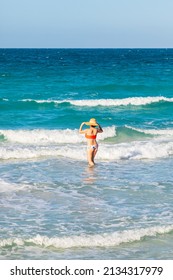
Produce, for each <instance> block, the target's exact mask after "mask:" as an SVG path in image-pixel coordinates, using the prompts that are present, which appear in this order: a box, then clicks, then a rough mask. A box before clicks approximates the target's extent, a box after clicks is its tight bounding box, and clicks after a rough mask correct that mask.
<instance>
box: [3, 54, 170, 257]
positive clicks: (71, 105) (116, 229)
mask: <svg viewBox="0 0 173 280" xmlns="http://www.w3.org/2000/svg"><path fill="white" fill-rule="evenodd" d="M172 81H173V50H172V49H0V174H1V177H0V248H1V250H0V252H1V253H0V258H1V259H172V258H173V245H172V235H173V224H172V220H173V219H172V218H173V203H172V201H173V179H172V172H171V171H172V167H173V82H172ZM92 117H95V118H96V119H97V120H98V122H99V123H100V124H101V125H102V127H103V130H104V133H102V134H100V135H99V137H98V143H99V152H98V154H97V158H96V166H95V167H94V168H92V169H90V168H88V167H87V160H86V141H85V139H84V137H83V135H79V133H78V128H79V126H80V124H81V122H83V121H88V120H89V119H90V118H92Z"/></svg>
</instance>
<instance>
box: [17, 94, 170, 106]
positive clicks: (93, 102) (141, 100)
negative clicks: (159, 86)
mask: <svg viewBox="0 0 173 280" xmlns="http://www.w3.org/2000/svg"><path fill="white" fill-rule="evenodd" d="M22 101H23V102H31V101H32V102H33V101H34V102H36V103H57V104H61V103H64V102H68V103H70V104H72V105H75V106H89V107H95V106H127V105H136V106H140V105H147V104H151V103H157V102H160V101H166V102H173V98H167V97H164V96H154V97H152V96H148V97H128V98H123V99H85V100H70V99H64V100H49V99H48V100H34V99H23V100H22Z"/></svg>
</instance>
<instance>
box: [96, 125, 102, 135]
mask: <svg viewBox="0 0 173 280" xmlns="http://www.w3.org/2000/svg"><path fill="white" fill-rule="evenodd" d="M97 124H98V126H99V128H98V129H97V132H98V133H102V132H103V129H102V127H101V126H100V125H99V123H97Z"/></svg>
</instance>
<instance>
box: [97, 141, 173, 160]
mask: <svg viewBox="0 0 173 280" xmlns="http://www.w3.org/2000/svg"><path fill="white" fill-rule="evenodd" d="M171 155H173V141H172V140H171V141H164V139H163V140H158V141H157V140H153V141H152V140H151V141H134V142H131V143H120V144H112V145H107V144H104V145H102V146H101V148H100V151H99V153H98V156H97V158H98V159H101V160H112V161H114V160H124V159H125V160H130V159H135V160H140V159H158V158H166V157H169V156H171Z"/></svg>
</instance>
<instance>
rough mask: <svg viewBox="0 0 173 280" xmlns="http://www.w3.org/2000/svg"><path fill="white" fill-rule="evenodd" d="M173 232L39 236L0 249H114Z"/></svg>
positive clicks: (4, 242)
mask: <svg viewBox="0 0 173 280" xmlns="http://www.w3.org/2000/svg"><path fill="white" fill-rule="evenodd" d="M171 231H173V226H172V225H168V226H155V227H150V228H140V229H134V230H124V231H121V232H114V233H104V234H96V235H84V234H83V235H79V236H77V235H76V236H70V237H52V238H49V237H47V236H40V235H37V236H35V237H32V238H28V239H24V238H8V239H3V240H1V241H0V247H5V246H14V245H17V246H24V245H26V246H27V245H31V244H33V245H35V246H42V247H54V248H58V249H67V248H75V247H113V246H119V245H120V244H122V243H130V242H135V241H140V240H141V239H143V238H145V237H153V236H157V235H158V234H159V235H160V234H165V233H169V232H171Z"/></svg>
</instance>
